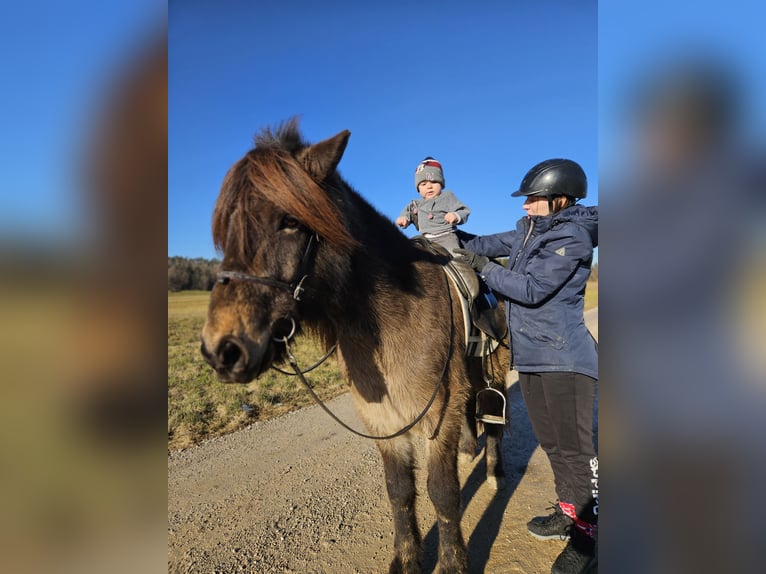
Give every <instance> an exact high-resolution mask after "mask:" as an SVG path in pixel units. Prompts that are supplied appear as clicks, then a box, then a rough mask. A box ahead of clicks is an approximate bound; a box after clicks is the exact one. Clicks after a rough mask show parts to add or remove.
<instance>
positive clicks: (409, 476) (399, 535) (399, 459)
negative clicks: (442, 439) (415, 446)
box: [378, 437, 422, 574]
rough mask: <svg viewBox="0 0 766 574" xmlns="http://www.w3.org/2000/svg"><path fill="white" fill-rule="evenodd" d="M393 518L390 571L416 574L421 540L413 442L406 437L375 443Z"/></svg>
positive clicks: (396, 573)
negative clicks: (416, 501)
mask: <svg viewBox="0 0 766 574" xmlns="http://www.w3.org/2000/svg"><path fill="white" fill-rule="evenodd" d="M378 448H379V450H380V454H381V456H382V458H383V469H384V471H385V474H386V490H387V491H388V499H389V501H390V502H391V513H392V514H393V518H394V553H395V554H394V559H393V560H392V562H391V567H390V568H389V574H419V573H420V554H421V546H422V540H421V537H420V530H419V529H418V523H417V520H416V518H415V493H416V491H415V474H414V464H413V459H412V444H411V443H410V439H409V438H406V437H402V438H397V439H394V440H390V441H380V442H378Z"/></svg>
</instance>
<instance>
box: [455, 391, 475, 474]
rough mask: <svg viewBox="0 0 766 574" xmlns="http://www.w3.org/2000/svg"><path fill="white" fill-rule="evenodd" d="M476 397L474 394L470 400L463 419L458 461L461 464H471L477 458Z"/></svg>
mask: <svg viewBox="0 0 766 574" xmlns="http://www.w3.org/2000/svg"><path fill="white" fill-rule="evenodd" d="M475 411H476V397H475V396H474V394H473V393H471V396H470V397H469V398H468V401H467V404H466V413H465V416H464V417H463V428H462V429H461V431H460V446H459V447H458V460H459V461H460V464H469V463H471V462H472V461H473V459H474V457H475V456H476V446H477V438H478V437H477V434H476V417H475V414H474V413H475Z"/></svg>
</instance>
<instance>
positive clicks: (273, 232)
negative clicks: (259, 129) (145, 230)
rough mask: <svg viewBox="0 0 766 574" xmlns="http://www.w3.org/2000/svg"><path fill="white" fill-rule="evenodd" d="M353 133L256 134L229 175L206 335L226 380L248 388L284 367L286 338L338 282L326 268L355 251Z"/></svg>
mask: <svg viewBox="0 0 766 574" xmlns="http://www.w3.org/2000/svg"><path fill="white" fill-rule="evenodd" d="M350 135H351V134H350V132H348V131H343V132H341V133H339V134H337V135H335V136H334V137H331V138H329V139H327V140H324V141H322V142H319V143H317V144H314V145H308V144H306V143H305V142H304V141H302V139H301V137H300V135H299V133H298V130H297V122H295V121H291V122H288V123H287V124H285V125H283V126H282V127H280V128H279V130H278V131H277V132H276V133H272V132H271V131H270V130H265V131H264V132H263V133H261V134H260V135H259V136H257V138H256V145H255V147H254V148H253V149H251V150H250V151H249V152H248V153H247V154H246V155H245V156H244V157H243V158H242V159H240V160H239V161H238V162H237V163H235V164H234V165H233V166H232V168H231V169H230V170H229V172H228V173H227V175H226V177H225V178H224V181H223V184H222V186H221V191H220V194H219V196H218V200H217V202H216V206H215V210H214V213H213V239H214V242H215V245H216V247H217V248H218V249H219V250H220V251H222V253H223V262H222V265H221V268H222V272H221V273H220V274H219V276H218V282H217V283H216V285H215V287H214V288H213V292H212V294H211V297H210V306H209V309H208V317H207V321H206V323H205V326H204V327H203V330H202V337H201V339H202V346H201V352H202V355H203V357H204V358H205V360H206V361H207V362H208V363H209V364H210V365H211V366H212V367H213V368H214V369H215V371H216V373H217V374H218V377H219V379H220V380H222V381H225V382H239V383H246V382H249V381H251V380H253V379H254V378H256V377H258V376H259V375H260V374H261V373H263V372H264V371H265V370H266V369H268V368H269V367H270V366H271V365H272V363H274V362H275V361H279V360H281V359H282V358H283V355H284V353H285V345H284V344H282V343H280V341H282V339H283V338H284V337H290V336H292V334H293V332H294V330H295V326H296V321H297V320H299V319H300V318H301V315H302V314H305V312H306V307H307V306H309V305H312V304H315V303H316V299H317V298H318V297H319V296H320V293H321V292H322V287H321V283H322V281H324V282H325V283H327V282H328V281H330V280H329V279H327V277H326V276H327V273H323V271H322V270H323V269H326V268H328V267H332V268H333V269H336V270H337V269H341V268H342V267H343V266H344V264H343V262H344V260H348V258H349V253H350V252H351V251H352V250H353V248H354V247H355V246H356V241H355V240H354V238H353V237H352V236H351V234H350V233H349V231H348V228H347V225H346V218H347V216H346V214H344V213H343V210H341V209H340V208H339V207H338V203H339V202H338V196H340V195H342V193H343V191H344V185H343V182H342V180H341V179H340V176H339V175H338V174H337V172H336V167H337V165H338V162H339V161H340V159H341V157H342V155H343V151H344V150H345V147H346V144H347V143H348V138H349V136H350ZM323 276H324V278H323ZM307 300H308V301H307Z"/></svg>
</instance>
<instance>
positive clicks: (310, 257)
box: [216, 233, 319, 301]
mask: <svg viewBox="0 0 766 574" xmlns="http://www.w3.org/2000/svg"><path fill="white" fill-rule="evenodd" d="M318 242H319V237H318V236H317V234H316V233H313V234H312V235H311V237H309V242H308V243H307V244H306V250H305V251H304V252H303V257H302V258H301V263H300V265H299V266H298V270H297V271H296V272H295V277H293V280H292V281H290V282H289V283H286V282H285V281H280V280H278V279H273V278H271V277H257V276H256V275H248V274H247V273H242V272H241V271H220V272H219V273H218V274H217V275H216V282H217V283H220V284H221V285H226V284H227V283H228V282H229V281H243V282H245V283H258V284H260V285H268V286H269V287H275V288H277V289H284V290H286V291H288V292H289V293H292V295H293V299H295V300H296V301H300V300H301V296H302V295H303V291H304V288H303V282H304V281H305V280H306V278H307V277H308V276H309V271H310V269H311V267H312V265H313V264H314V258H315V257H316V250H317V243H318Z"/></svg>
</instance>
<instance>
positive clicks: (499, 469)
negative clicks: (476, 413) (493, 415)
mask: <svg viewBox="0 0 766 574" xmlns="http://www.w3.org/2000/svg"><path fill="white" fill-rule="evenodd" d="M503 429H504V425H497V424H484V438H485V441H486V445H485V447H484V461H485V462H486V463H487V484H488V485H489V486H490V487H492V488H494V489H495V490H502V489H503V488H505V470H504V469H503V457H502V454H501V452H500V449H501V443H502V440H503Z"/></svg>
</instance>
